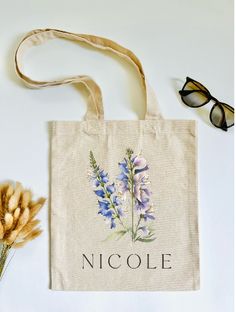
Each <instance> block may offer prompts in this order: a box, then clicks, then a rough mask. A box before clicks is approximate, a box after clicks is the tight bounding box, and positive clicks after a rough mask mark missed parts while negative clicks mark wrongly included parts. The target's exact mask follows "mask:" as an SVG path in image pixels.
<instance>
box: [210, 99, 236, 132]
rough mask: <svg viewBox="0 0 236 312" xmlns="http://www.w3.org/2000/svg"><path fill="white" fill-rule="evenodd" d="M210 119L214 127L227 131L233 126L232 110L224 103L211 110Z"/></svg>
mask: <svg viewBox="0 0 236 312" xmlns="http://www.w3.org/2000/svg"><path fill="white" fill-rule="evenodd" d="M211 119H212V123H213V124H214V125H215V126H216V127H219V128H225V129H227V128H228V127H230V126H232V125H233V124H234V109H233V108H232V107H229V106H228V105H227V104H224V103H219V104H216V105H215V106H213V108H212V111H211Z"/></svg>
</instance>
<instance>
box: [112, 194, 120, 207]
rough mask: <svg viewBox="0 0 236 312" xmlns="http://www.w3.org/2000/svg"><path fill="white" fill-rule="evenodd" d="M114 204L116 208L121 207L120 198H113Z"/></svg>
mask: <svg viewBox="0 0 236 312" xmlns="http://www.w3.org/2000/svg"><path fill="white" fill-rule="evenodd" d="M113 204H114V205H115V206H119V205H120V204H121V202H120V200H119V198H118V196H114V197H113Z"/></svg>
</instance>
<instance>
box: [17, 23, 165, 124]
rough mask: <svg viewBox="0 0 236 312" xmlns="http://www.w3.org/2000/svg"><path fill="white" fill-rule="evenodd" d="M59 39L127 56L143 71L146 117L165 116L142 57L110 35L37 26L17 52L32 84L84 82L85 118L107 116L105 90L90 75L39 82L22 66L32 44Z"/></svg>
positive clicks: (19, 74)
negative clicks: (85, 96)
mask: <svg viewBox="0 0 236 312" xmlns="http://www.w3.org/2000/svg"><path fill="white" fill-rule="evenodd" d="M55 38H62V39H67V40H71V41H75V42H82V43H86V44H88V45H90V46H93V47H95V48H98V49H102V50H109V51H112V52H114V53H115V54H117V55H119V56H121V57H123V58H125V59H127V60H128V61H129V62H131V63H132V64H133V65H135V67H136V68H137V70H138V72H139V74H140V75H141V79H142V82H143V86H144V91H145V104H146V113H145V119H162V116H161V113H160V112H159V110H158V104H157V100H156V97H155V94H154V91H153V90H152V88H151V86H150V85H149V83H148V82H147V79H146V77H145V74H144V71H143V68H142V65H141V63H140V61H139V59H138V58H137V57H136V55H135V54H134V53H133V52H132V51H130V50H128V49H126V48H124V47H122V46H120V45H119V44H117V43H115V42H114V41H112V40H109V39H106V38H102V37H98V36H92V35H86V34H74V33H70V32H66V31H62V30H57V29H36V30H33V31H31V32H29V33H28V34H27V35H26V36H25V37H24V38H23V39H22V41H21V42H20V44H19V46H18V48H17V50H16V53H15V67H16V73H17V75H18V76H19V77H20V78H21V79H22V80H23V82H24V83H25V84H26V85H27V86H28V87H30V88H43V87H48V86H57V85H64V84H74V83H81V84H83V85H84V86H85V87H86V89H87V90H88V93H89V98H88V109H87V113H86V116H85V119H86V120H90V119H97V120H103V119H104V111H103V102H102V93H101V89H100V88H99V86H98V85H97V84H96V82H95V81H94V80H93V79H92V78H91V77H89V76H87V75H79V76H73V77H69V78H65V79H61V80H52V81H37V80H33V79H31V78H30V77H28V76H27V75H26V74H24V73H23V70H22V66H21V59H22V56H23V53H24V51H25V50H26V49H27V48H29V47H31V46H34V45H39V44H42V43H44V42H45V41H47V40H50V39H55Z"/></svg>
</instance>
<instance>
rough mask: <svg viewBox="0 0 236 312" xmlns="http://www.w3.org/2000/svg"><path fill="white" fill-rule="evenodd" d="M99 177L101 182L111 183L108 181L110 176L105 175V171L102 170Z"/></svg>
mask: <svg viewBox="0 0 236 312" xmlns="http://www.w3.org/2000/svg"><path fill="white" fill-rule="evenodd" d="M99 176H100V178H101V180H102V182H103V183H107V182H108V181H109V179H108V174H107V173H105V172H104V170H101V171H100V172H99Z"/></svg>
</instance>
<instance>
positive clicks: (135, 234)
mask: <svg viewBox="0 0 236 312" xmlns="http://www.w3.org/2000/svg"><path fill="white" fill-rule="evenodd" d="M140 222H141V217H139V220H138V223H137V225H136V230H135V233H134V238H136V236H137V232H138V227H139V224H140Z"/></svg>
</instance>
